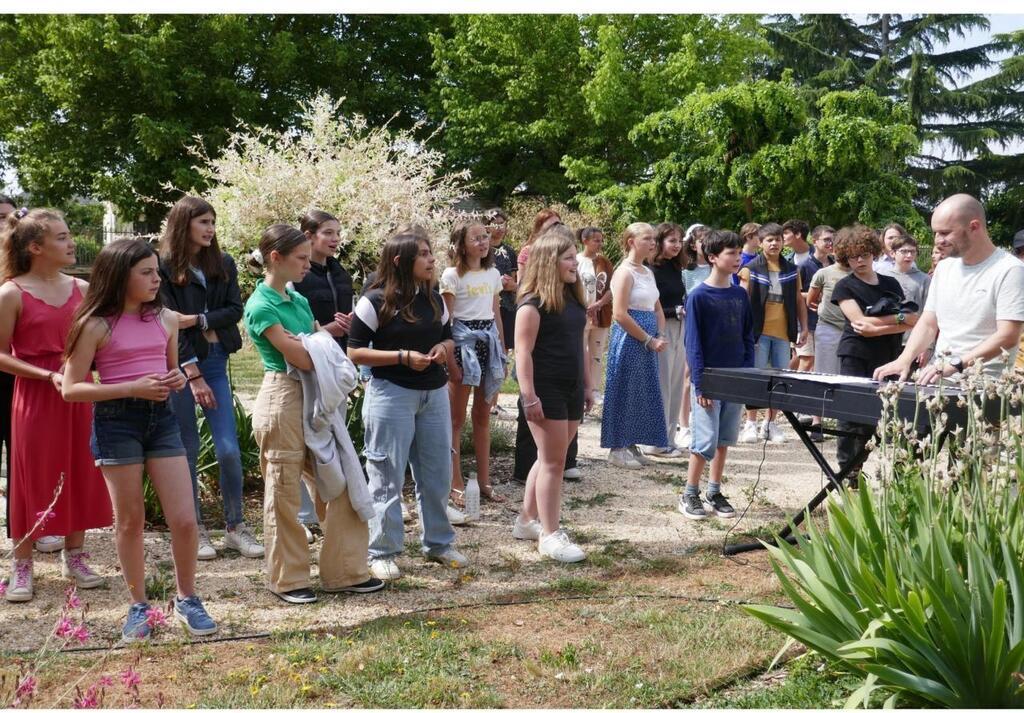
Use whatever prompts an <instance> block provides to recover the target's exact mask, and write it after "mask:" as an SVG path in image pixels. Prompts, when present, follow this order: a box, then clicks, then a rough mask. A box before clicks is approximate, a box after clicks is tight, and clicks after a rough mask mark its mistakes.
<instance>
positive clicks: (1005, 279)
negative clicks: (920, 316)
mask: <svg viewBox="0 0 1024 713" xmlns="http://www.w3.org/2000/svg"><path fill="white" fill-rule="evenodd" d="M924 308H925V310H927V311H931V312H934V313H935V317H936V319H937V320H938V323H939V339H938V342H937V343H936V346H935V354H936V357H938V356H939V355H941V354H943V353H945V352H947V351H948V352H949V353H950V354H951V355H952V356H958V357H962V356H963V355H964V354H966V353H967V352H969V351H970V350H972V349H974V348H975V347H976V346H978V345H979V344H981V343H982V342H983V341H985V340H986V339H988V338H989V337H991V336H992V335H993V334H995V331H996V321H998V320H1012V321H1015V322H1024V263H1022V262H1021V261H1020V260H1018V259H1017V258H1015V257H1013V256H1012V255H1010V254H1009V253H1008V252H1006V251H1005V250H1003V249H1001V248H997V249H996V251H995V252H994V253H992V254H991V255H990V256H989V257H988V258H986V259H985V260H983V261H982V262H979V263H978V264H977V265H964V262H963V260H961V259H960V258H946V259H945V260H943V261H941V262H940V263H939V264H938V265H936V266H935V273H934V274H933V275H932V282H931V286H930V287H929V289H928V299H927V301H926V302H925V306H924ZM1017 350H1018V345H1014V347H1013V348H1012V349H1011V350H1010V362H1009V363H1010V366H1011V367H1012V366H1013V361H1014V359H1015V358H1016V357H1017ZM1002 369H1003V360H1002V355H998V356H996V357H995V358H993V359H990V360H989V361H988V362H986V363H985V373H986V374H988V375H990V376H999V374H1000V373H1001V372H1002Z"/></svg>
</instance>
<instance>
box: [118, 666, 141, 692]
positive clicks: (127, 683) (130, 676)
mask: <svg viewBox="0 0 1024 713" xmlns="http://www.w3.org/2000/svg"><path fill="white" fill-rule="evenodd" d="M121 683H123V684H124V687H125V688H129V689H130V688H137V687H138V685H139V684H140V683H142V676H140V675H139V672H138V671H136V670H135V669H134V668H132V667H131V666H129V667H128V668H126V669H125V670H124V671H122V672H121Z"/></svg>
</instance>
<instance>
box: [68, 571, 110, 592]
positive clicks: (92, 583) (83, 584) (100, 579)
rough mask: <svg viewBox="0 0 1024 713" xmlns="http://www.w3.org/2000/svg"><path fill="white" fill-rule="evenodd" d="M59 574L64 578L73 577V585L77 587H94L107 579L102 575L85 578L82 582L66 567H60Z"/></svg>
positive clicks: (101, 584) (99, 585)
mask: <svg viewBox="0 0 1024 713" xmlns="http://www.w3.org/2000/svg"><path fill="white" fill-rule="evenodd" d="M60 575H61V576H62V577H64V578H65V579H73V580H74V581H75V586H76V587H78V588H79V589H96V587H102V586H103V583H104V582H106V581H107V580H106V578H104V577H97V578H96V579H94V580H92V581H88V580H87V581H84V582H83V581H82V580H81V579H79V578H78V577H76V576H75V575H74V574H72V573H71V571H70V570H66V569H62V570H61V572H60Z"/></svg>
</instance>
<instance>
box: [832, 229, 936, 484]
mask: <svg viewBox="0 0 1024 713" xmlns="http://www.w3.org/2000/svg"><path fill="white" fill-rule="evenodd" d="M881 252H882V244H881V242H880V241H879V239H878V235H877V234H876V233H875V231H874V230H872V229H871V228H868V227H867V226H864V225H855V226H852V227H848V228H843V229H842V230H840V231H839V235H838V237H837V238H836V241H835V254H836V260H837V261H838V262H839V264H840V265H842V266H843V267H848V268H850V270H851V273H850V274H849V275H847V276H846V277H844V278H843V279H841V280H840V281H839V282H837V283H836V286H835V289H833V290H832V303H833V304H835V305H838V306H839V309H841V310H842V311H843V316H844V317H846V326H845V327H844V328H843V334H842V336H841V337H840V338H839V348H838V350H837V353H838V355H839V373H840V374H842V375H844V376H867V377H870V376H871V375H872V374H873V373H874V371H875V369H877V368H878V367H880V366H882V365H883V364H887V363H888V362H890V361H892V360H893V359H895V358H896V357H897V356H899V354H900V352H901V351H902V339H901V337H900V335H901V334H903V332H905V331H907V330H908V329H910V328H911V327H913V326H914V324H915V323H916V322H917V315H916V314H913V313H902V312H899V313H890V314H884V315H879V316H867V314H866V313H867V312H868V309H869V308H870V307H872V306H873V305H876V304H877V303H878V302H879V300H882V299H887V300H888V301H889V302H891V303H892V304H893V305H899V304H901V303H902V302H903V288H901V287H900V283H899V282H897V281H896V278H894V277H889V276H888V275H879V274H878V273H876V272H875V268H874V261H875V258H877V257H878V255H879V254H880V253H881ZM839 430H841V431H852V432H856V433H859V434H860V435H857V436H839V437H838V439H837V443H836V453H837V456H838V461H839V466H840V468H842V467H844V466H845V465H846V464H847V463H849V462H850V461H851V460H852V459H853V458H854V457H855V456H856V454H857V452H858V451H859V450H860V448H861V447H862V446H863V445H864V443H865V442H866V440H867V438H868V437H870V434H871V432H872V430H873V429H872V428H871V427H870V426H869V427H867V428H865V427H864V426H863V425H860V424H854V423H847V422H841V423H840V426H839Z"/></svg>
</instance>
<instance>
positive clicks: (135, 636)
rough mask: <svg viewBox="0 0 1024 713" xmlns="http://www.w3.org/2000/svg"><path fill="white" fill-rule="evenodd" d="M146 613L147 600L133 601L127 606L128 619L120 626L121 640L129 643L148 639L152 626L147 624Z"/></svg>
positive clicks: (147, 612) (147, 611)
mask: <svg viewBox="0 0 1024 713" xmlns="http://www.w3.org/2000/svg"><path fill="white" fill-rule="evenodd" d="M148 614H149V603H148V602H135V603H134V604H132V605H131V606H130V607H128V619H127V621H125V623H124V626H123V627H121V640H122V641H124V642H125V643H127V644H130V643H133V642H135V641H145V640H146V639H148V638H149V635H150V634H152V633H153V628H152V627H151V626H150V625H149V621H148V616H147V615H148Z"/></svg>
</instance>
